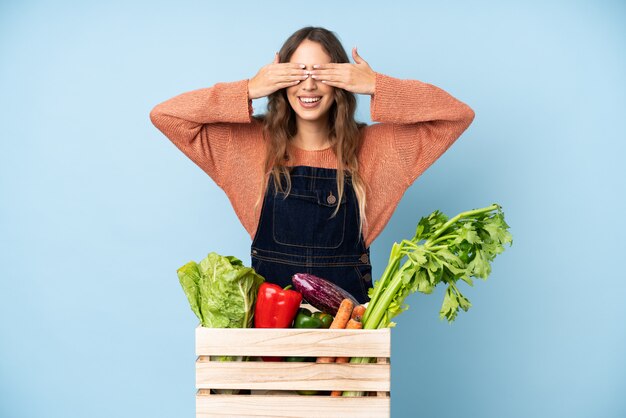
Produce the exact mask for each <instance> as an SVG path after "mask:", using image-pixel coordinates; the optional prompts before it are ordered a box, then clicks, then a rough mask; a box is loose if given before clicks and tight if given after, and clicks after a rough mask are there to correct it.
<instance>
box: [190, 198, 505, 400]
mask: <svg viewBox="0 0 626 418" xmlns="http://www.w3.org/2000/svg"><path fill="white" fill-rule="evenodd" d="M508 228H509V226H508V225H507V223H506V222H505V220H504V214H503V212H502V208H501V207H500V206H499V205H497V204H493V205H491V206H487V207H485V208H480V209H473V210H469V211H466V212H461V213H459V214H458V215H456V216H454V217H452V218H448V217H447V216H446V215H444V214H443V213H441V212H440V211H434V212H433V213H431V214H430V215H429V216H427V217H423V218H422V219H420V221H419V222H418V224H417V228H416V230H415V235H414V236H413V237H412V238H411V239H405V240H402V241H401V242H400V243H397V242H396V243H394V244H393V246H392V249H391V254H390V256H389V263H388V265H387V267H386V268H385V271H384V273H383V275H382V277H381V278H380V279H379V280H378V281H376V283H375V284H374V287H373V288H371V289H370V291H369V297H370V302H369V303H368V305H367V309H366V308H365V306H363V305H359V304H358V302H357V301H356V299H355V298H354V297H353V296H352V295H350V294H349V293H348V292H346V291H345V290H344V289H342V288H341V287H339V286H337V285H336V284H334V283H332V282H330V281H328V280H325V279H323V278H321V277H316V276H313V275H311V274H304V273H298V274H295V275H294V276H293V277H292V282H293V286H294V287H295V289H293V290H292V289H290V287H291V285H290V286H287V288H284V289H283V288H281V287H280V286H277V285H275V284H271V283H267V282H265V280H264V278H263V277H262V276H260V275H259V274H257V273H256V272H255V271H254V269H252V268H251V267H245V266H244V265H243V263H242V262H241V260H239V259H237V258H236V257H233V256H227V257H224V256H220V255H218V254H216V253H210V254H209V255H208V256H207V258H205V259H204V260H202V261H201V262H200V264H196V263H195V262H193V261H192V262H189V263H187V264H185V265H184V266H183V267H181V268H180V269H178V277H179V280H180V283H181V285H182V287H183V290H184V291H185V294H186V295H187V298H188V300H189V303H190V305H191V309H192V310H193V312H194V313H195V314H196V316H197V317H198V319H200V322H201V324H202V326H205V327H214V328H249V327H252V326H253V325H254V327H256V328H289V327H294V328H331V329H341V328H348V329H361V328H364V329H379V328H385V327H393V326H395V323H394V322H392V319H393V318H394V317H395V316H397V315H398V314H400V313H401V312H403V311H405V310H406V309H408V305H406V304H404V300H405V299H406V297H407V296H408V295H409V294H411V293H415V292H418V291H419V292H422V293H425V294H430V293H432V292H433V290H434V289H435V287H436V286H438V285H440V284H443V285H445V286H446V291H445V296H444V299H443V304H442V306H441V310H440V312H439V314H440V318H441V319H444V318H445V319H447V320H448V322H453V321H454V320H455V319H456V317H457V314H458V312H459V310H461V309H462V310H464V311H467V310H468V309H469V308H470V306H471V303H470V301H469V300H468V299H467V298H466V297H465V296H463V294H462V293H461V291H460V290H459V288H458V281H459V280H462V281H464V282H466V283H467V284H468V285H470V286H472V285H473V279H475V278H480V279H486V278H487V277H488V276H489V274H490V273H491V262H492V261H493V260H494V259H495V257H496V256H497V255H498V254H500V253H502V252H503V251H504V246H505V245H506V244H508V245H512V243H513V240H512V237H511V234H510V233H509V231H508ZM303 300H304V301H306V302H308V303H309V304H310V305H311V306H313V307H314V308H316V309H319V311H320V312H315V313H312V312H311V311H310V310H308V309H306V308H304V307H302V306H301V303H302V302H303ZM216 359H218V360H221V361H232V360H239V361H241V360H242V359H241V358H233V357H225V356H222V357H217V358H216ZM263 359H264V360H265V361H316V362H318V363H329V362H338V363H347V362H348V361H349V362H350V363H369V362H371V361H372V359H370V358H361V357H354V358H351V359H349V358H337V359H334V358H325V357H324V358H317V359H315V358H306V357H287V358H283V357H265V358H263ZM298 393H300V394H307V395H310V394H318V392H317V391H299V392H298ZM331 395H332V396H342V395H343V396H363V393H362V392H332V393H331Z"/></svg>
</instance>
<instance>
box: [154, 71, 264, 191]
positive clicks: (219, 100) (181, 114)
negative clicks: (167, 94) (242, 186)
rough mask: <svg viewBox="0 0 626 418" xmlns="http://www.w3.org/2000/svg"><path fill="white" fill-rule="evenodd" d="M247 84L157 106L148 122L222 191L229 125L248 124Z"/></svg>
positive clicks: (232, 84) (225, 86) (193, 94)
mask: <svg viewBox="0 0 626 418" xmlns="http://www.w3.org/2000/svg"><path fill="white" fill-rule="evenodd" d="M251 115H252V100H251V99H249V97H248V80H247V79H246V80H240V81H234V82H228V83H217V84H215V85H214V86H212V87H208V88H201V89H197V90H192V91H189V92H185V93H182V94H179V95H177V96H174V97H173V98H171V99H168V100H166V101H164V102H162V103H159V104H157V105H156V106H155V107H154V108H153V109H152V110H151V111H150V120H151V121H152V123H153V124H154V126H156V127H157V128H158V129H159V130H160V131H161V132H163V134H164V135H165V136H166V137H168V138H169V139H170V140H171V141H172V142H173V143H174V145H176V146H177V147H178V148H179V149H180V150H181V151H182V152H183V153H184V154H185V155H186V156H187V157H189V158H190V159H191V160H192V161H193V162H194V163H196V164H197V165H198V166H199V167H200V168H201V169H202V170H204V171H205V172H206V173H207V174H208V175H209V176H210V177H211V178H212V179H213V180H214V181H215V182H216V183H217V184H218V185H219V186H220V187H222V188H223V182H224V178H223V172H224V170H225V167H224V166H223V165H224V164H225V163H226V162H227V161H228V158H227V153H228V148H229V146H230V141H231V139H232V136H233V124H235V123H251V122H252V118H251Z"/></svg>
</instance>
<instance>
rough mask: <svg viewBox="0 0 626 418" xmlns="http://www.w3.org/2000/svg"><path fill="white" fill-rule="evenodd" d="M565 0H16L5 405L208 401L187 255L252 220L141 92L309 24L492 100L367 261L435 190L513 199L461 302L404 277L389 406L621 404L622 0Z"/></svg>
mask: <svg viewBox="0 0 626 418" xmlns="http://www.w3.org/2000/svg"><path fill="white" fill-rule="evenodd" d="M549 3H550V4H544V2H540V1H535V2H528V1H526V2H487V1H483V2H480V1H479V2H460V1H459V2H417V1H416V2H408V1H405V2H384V3H381V2H366V1H359V2H349V3H348V2H329V1H316V2H304V3H294V2H274V1H264V2H256V3H252V2H242V1H233V2H230V3H229V4H226V2H200V1H198V2H177V3H176V4H174V3H173V2H159V1H150V2H132V3H129V2H122V1H115V2H107V4H106V5H104V4H98V3H97V2H91V3H86V2H51V1H50V2H41V1H40V2H34V1H21V2H2V4H1V5H0V62H1V64H0V92H1V93H0V126H1V132H2V133H1V134H0V135H1V141H0V192H1V194H0V394H1V395H0V417H43V416H45V417H64V418H69V417H85V416H89V417H92V418H97V417H144V416H151V417H191V416H193V414H194V394H195V389H194V360H195V356H194V352H193V350H194V348H193V344H194V343H193V338H194V327H195V325H196V318H195V316H194V315H193V313H192V312H191V310H190V309H189V306H188V303H187V301H186V299H185V296H184V294H183V292H182V290H181V288H180V285H179V283H178V279H177V277H176V273H175V272H176V269H177V268H178V267H179V266H181V265H183V264H184V263H186V262H187V261H189V260H196V261H199V260H200V259H202V258H203V257H204V256H205V255H206V254H207V253H208V252H210V251H216V252H218V253H220V254H225V255H227V254H232V255H236V256H238V257H239V258H241V259H242V260H244V262H245V263H246V264H249V263H250V258H249V245H250V239H249V237H248V235H247V234H246V232H245V231H244V229H243V227H242V226H241V225H240V224H239V222H238V219H237V217H236V216H235V214H234V212H233V210H232V208H231V206H230V204H229V202H228V200H227V198H226V196H225V195H224V194H223V192H222V191H221V190H220V189H219V188H218V187H217V186H216V185H215V184H214V183H213V182H212V181H211V180H210V178H208V177H207V176H206V174H204V173H203V172H202V171H201V170H200V169H199V168H198V167H196V166H195V165H194V164H193V163H192V162H191V161H190V160H188V159H187V158H186V157H185V156H184V155H183V154H182V153H180V152H179V151H178V150H177V149H176V148H175V147H174V146H173V145H172V144H171V143H170V142H169V140H167V139H166V138H165V137H164V136H163V135H162V134H161V133H160V132H159V131H158V130H157V129H156V128H154V126H153V125H152V124H151V123H150V120H149V112H150V110H151V109H152V107H153V106H154V105H156V104H157V103H159V102H161V101H163V100H166V99H168V98H170V97H172V96H174V95H176V94H178V93H181V92H184V91H188V90H192V89H196V88H200V87H208V86H211V85H213V84H215V83H217V82H219V81H235V80H241V79H244V78H251V77H252V76H254V75H255V74H256V72H257V71H258V69H259V68H260V67H262V66H263V65H265V64H267V63H269V62H271V60H272V59H273V54H274V52H275V51H277V50H278V49H279V48H280V46H281V45H282V42H283V41H284V40H285V39H286V38H287V37H288V36H289V35H290V34H291V33H293V32H294V31H295V30H297V29H299V28H300V27H303V26H307V25H319V26H324V27H327V28H328V29H331V30H333V31H335V32H336V33H337V34H338V35H339V37H340V39H341V41H342V42H343V44H344V46H345V48H346V50H348V51H349V50H350V48H351V47H352V46H354V45H356V46H358V48H359V52H360V54H361V55H362V57H363V58H364V59H365V60H366V61H368V62H369V64H370V65H371V67H372V68H373V69H374V70H376V71H379V72H382V73H385V74H388V75H391V76H394V77H398V78H414V79H419V80H422V81H425V82H429V83H432V84H435V85H437V86H439V87H441V88H443V89H445V90H446V91H448V92H450V93H451V94H452V95H454V96H455V97H457V98H459V99H460V100H462V101H464V102H466V103H467V104H469V105H470V106H471V107H472V108H473V109H474V111H475V112H476V118H475V120H474V122H473V124H472V125H471V126H470V127H469V129H468V130H467V131H466V132H465V133H464V134H463V135H462V136H461V138H460V139H459V140H458V141H457V142H456V143H455V144H454V145H453V147H452V148H450V150H449V151H448V152H447V153H446V154H444V156H442V158H441V159H440V160H439V161H437V162H436V163H435V164H434V165H433V166H432V167H431V168H430V169H429V170H428V171H427V172H425V173H424V174H423V175H422V176H421V177H420V178H419V179H418V180H417V182H416V183H415V184H414V185H413V186H412V187H411V188H410V189H409V190H408V191H407V193H406V195H405V196H404V198H403V200H402V202H401V204H400V205H399V207H398V209H397V211H396V213H395V214H394V216H393V218H392V219H391V221H390V223H389V224H388V226H387V228H386V230H385V231H384V232H383V233H382V234H381V235H380V236H379V238H378V239H377V240H376V241H375V243H374V244H373V246H372V254H373V257H372V260H373V264H374V277H375V278H376V277H379V275H380V274H381V273H382V270H383V268H384V266H385V264H386V262H387V258H388V254H389V250H390V248H391V245H392V243H393V242H394V241H398V240H401V239H403V238H409V237H410V236H412V234H413V231H414V227H415V224H416V223H417V221H418V219H419V218H420V217H421V216H423V215H426V214H428V213H430V212H431V211H433V210H435V209H440V210H442V211H444V212H445V213H447V214H449V215H454V214H456V213H458V212H460V211H463V210H466V209H471V208H476V207H483V206H487V205H489V204H491V203H492V202H497V203H499V204H501V205H502V206H503V208H504V211H505V214H506V219H507V222H508V223H509V224H510V225H511V232H512V234H513V236H514V243H513V246H512V247H510V248H509V249H507V250H506V252H505V253H504V254H502V255H501V256H499V257H498V259H497V260H496V261H495V263H494V265H493V273H492V275H491V277H490V278H489V279H488V280H487V281H486V282H483V281H478V282H477V283H476V284H475V286H474V287H473V288H469V287H468V286H464V287H463V289H464V290H465V293H466V295H467V296H468V297H469V298H470V300H471V301H472V303H473V307H472V308H471V309H470V311H469V312H467V313H461V314H460V316H459V318H458V319H457V321H456V322H455V323H454V324H453V325H448V324H447V323H445V322H442V321H440V320H439V318H438V311H439V307H440V304H441V301H442V299H443V289H438V290H437V291H436V292H435V293H434V294H433V295H429V296H426V295H421V294H416V295H412V296H410V297H409V298H408V299H407V302H408V303H409V304H410V305H411V308H410V309H409V311H407V312H405V313H403V314H402V315H401V316H399V317H398V318H397V322H398V326H397V328H396V329H394V330H393V340H392V347H393V348H392V351H393V355H392V410H393V416H394V417H417V416H423V417H441V418H444V417H458V416H466V417H494V418H496V417H568V418H575V417H623V416H626V398H625V397H624V396H623V395H624V393H625V392H626V355H625V354H626V326H625V325H624V322H625V320H626V304H624V297H625V296H624V295H625V292H626V281H625V275H624V270H623V262H624V243H623V242H624V241H623V233H624V213H626V207H625V206H626V205H625V199H624V178H626V172H625V171H626V170H625V168H624V157H625V155H626V153H625V145H624V142H625V139H626V135H625V134H626V128H625V125H624V115H625V114H626V94H625V93H626V85H625V81H626V77H625V74H626V68H625V67H626V59H625V58H626V57H625V54H624V51H626V26H625V25H624V21H626V20H625V18H626V7H625V5H624V3H621V2H617V1H614V2H610V1H597V2H593V4H592V2H582V1H576V2H573V1H560V2H559V1H555V2H549ZM264 105H265V102H263V100H257V101H255V103H254V107H255V110H256V112H257V113H261V112H263V111H264ZM358 116H359V119H360V120H362V121H365V122H371V121H370V119H369V98H366V97H365V96H362V97H359V114H358ZM620 179H621V180H620Z"/></svg>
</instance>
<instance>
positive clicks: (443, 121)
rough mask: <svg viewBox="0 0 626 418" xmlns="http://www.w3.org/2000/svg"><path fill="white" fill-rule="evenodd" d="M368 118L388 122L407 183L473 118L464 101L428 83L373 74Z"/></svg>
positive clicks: (464, 128) (419, 173)
mask: <svg viewBox="0 0 626 418" xmlns="http://www.w3.org/2000/svg"><path fill="white" fill-rule="evenodd" d="M370 113H371V118H372V121H375V122H383V123H385V122H386V123H391V124H392V129H391V131H392V134H393V140H392V141H393V146H394V148H395V149H396V151H397V153H398V158H399V159H400V162H401V165H402V166H403V167H404V176H405V182H406V186H407V187H408V186H410V185H411V184H412V183H413V182H414V181H415V180H416V179H417V177H419V176H420V175H421V174H422V173H423V172H424V171H425V170H426V169H427V168H428V167H430V166H431V165H432V164H433V163H434V162H435V161H436V160H437V159H438V158H439V157H440V156H441V155H442V154H443V153H444V152H445V151H446V150H447V149H448V148H449V147H450V146H451V145H452V143H454V141H455V140H456V139H457V138H458V137H459V136H461V134H462V133H463V132H464V131H465V130H466V129H467V127H468V126H469V125H470V124H471V123H472V121H473V120H474V111H473V110H472V109H471V108H470V107H469V106H468V105H466V104H465V103H463V102H461V101H459V100H458V99H456V98H454V97H452V96H451V95H450V94H449V93H447V92H445V91H444V90H442V89H440V88H439V87H436V86H434V85H432V84H428V83H424V82H422V81H418V80H400V79H397V78H393V77H390V76H387V75H384V74H381V73H376V82H375V91H374V94H373V95H372V97H371V103H370Z"/></svg>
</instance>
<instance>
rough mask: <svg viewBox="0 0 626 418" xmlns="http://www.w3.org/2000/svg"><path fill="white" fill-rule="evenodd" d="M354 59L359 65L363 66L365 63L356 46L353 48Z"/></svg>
mask: <svg viewBox="0 0 626 418" xmlns="http://www.w3.org/2000/svg"><path fill="white" fill-rule="evenodd" d="M352 59H353V60H354V62H356V63H357V64H361V63H362V62H363V59H362V58H361V56H360V55H359V53H358V52H357V50H356V46H355V47H354V48H352Z"/></svg>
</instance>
